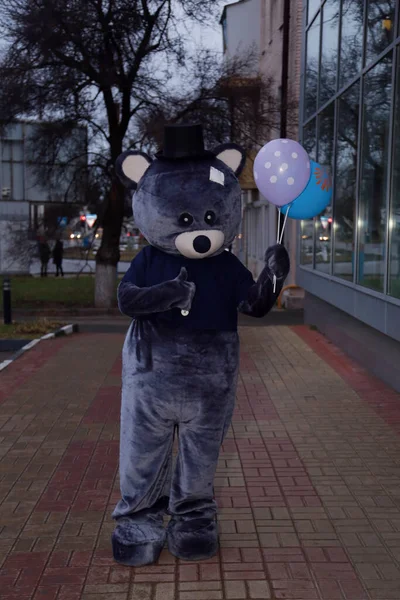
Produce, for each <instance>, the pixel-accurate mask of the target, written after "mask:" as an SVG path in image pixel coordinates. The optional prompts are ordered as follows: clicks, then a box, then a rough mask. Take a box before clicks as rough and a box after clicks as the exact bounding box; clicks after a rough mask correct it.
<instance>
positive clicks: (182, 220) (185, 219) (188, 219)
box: [178, 213, 193, 227]
mask: <svg viewBox="0 0 400 600" xmlns="http://www.w3.org/2000/svg"><path fill="white" fill-rule="evenodd" d="M178 223H179V225H180V226H181V227H189V226H190V225H191V224H192V223H193V217H192V215H191V214H190V213H182V214H181V215H180V217H179V219H178Z"/></svg>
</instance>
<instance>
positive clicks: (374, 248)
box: [357, 53, 392, 292]
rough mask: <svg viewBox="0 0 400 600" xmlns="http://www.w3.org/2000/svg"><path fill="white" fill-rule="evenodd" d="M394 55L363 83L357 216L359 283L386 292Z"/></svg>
mask: <svg viewBox="0 0 400 600" xmlns="http://www.w3.org/2000/svg"><path fill="white" fill-rule="evenodd" d="M391 82H392V55H391V53H390V54H389V55H387V56H386V57H385V58H384V59H383V60H381V61H380V62H379V63H378V64H377V65H376V66H375V67H374V68H373V69H371V71H369V72H368V73H367V74H366V76H365V80H364V114H363V131H362V148H361V156H362V168H361V177H360V181H361V195H360V206H359V215H358V223H357V226H358V234H359V245H358V282H359V283H360V284H361V285H364V286H366V287H369V288H372V289H374V290H377V291H379V292H383V291H384V285H383V281H384V272H385V241H386V187H387V176H388V173H387V163H388V139H389V118H390V98H391V87H392V84H391Z"/></svg>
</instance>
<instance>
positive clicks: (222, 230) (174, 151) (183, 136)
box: [116, 124, 246, 259]
mask: <svg viewBox="0 0 400 600" xmlns="http://www.w3.org/2000/svg"><path fill="white" fill-rule="evenodd" d="M245 159H246V157H245V152H244V150H243V149H242V148H241V147H240V146H237V145H236V144H223V145H221V146H218V147H217V148H215V149H214V150H213V151H212V152H211V151H207V150H205V149H204V142H203V130H202V127H201V125H197V124H195V125H172V126H166V128H165V134H164V146H163V150H162V151H161V152H159V153H158V154H156V156H155V159H154V160H152V159H151V158H150V157H149V156H148V155H147V154H145V153H143V152H137V151H127V152H124V153H123V154H121V156H120V157H119V158H118V160H117V164H116V171H117V174H118V176H119V178H120V179H121V181H122V182H123V184H124V185H125V186H126V187H127V188H129V189H132V190H134V194H133V200H132V206H133V215H134V219H135V223H136V225H137V226H138V227H139V229H140V231H141V232H142V234H143V235H144V236H145V238H146V239H147V241H148V242H149V243H150V244H151V245H152V246H155V247H156V248H158V249H160V250H163V251H164V252H167V253H168V254H175V255H179V254H181V255H183V256H185V257H187V258H193V259H200V258H206V257H210V256H215V255H217V254H219V253H221V252H222V251H223V250H225V249H226V248H227V247H228V246H230V245H231V244H232V242H233V240H234V238H235V236H236V234H237V232H238V229H239V225H240V221H241V189H240V185H239V181H238V176H239V174H240V172H241V171H242V169H243V167H244V163H245Z"/></svg>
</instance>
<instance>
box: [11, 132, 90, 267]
mask: <svg viewBox="0 0 400 600" xmlns="http://www.w3.org/2000/svg"><path fill="white" fill-rule="evenodd" d="M38 126H39V125H38V124H35V123H27V122H18V123H14V124H12V125H10V126H9V127H7V128H6V129H5V131H4V132H3V135H2V137H1V138H0V272H2V271H7V272H13V273H18V272H25V271H26V270H27V267H28V266H29V265H28V263H27V261H26V260H25V259H24V258H21V256H18V243H22V244H24V242H26V245H29V244H30V242H29V240H28V237H29V236H28V231H29V228H33V227H34V226H35V225H37V223H38V222H40V221H41V220H42V219H43V217H44V214H45V207H46V206H49V205H52V206H54V205H56V204H63V205H64V206H66V204H65V203H68V205H70V203H82V201H83V197H82V191H83V188H82V186H80V185H79V182H78V181H75V179H74V171H75V169H76V168H77V166H83V167H84V166H85V165H86V163H87V155H86V131H85V129H84V128H76V130H75V131H74V132H73V133H72V134H71V135H70V137H69V139H68V140H66V141H65V142H64V143H63V144H60V145H59V151H58V154H57V161H56V165H55V168H54V170H53V176H52V177H51V178H50V179H49V180H47V181H46V183H44V182H43V183H42V184H40V183H39V181H38V174H37V167H38V164H39V158H38V153H37V152H36V149H35V140H36V138H37V135H38ZM73 156H74V157H77V158H75V159H74V160H72V161H71V157H73ZM67 163H68V166H67ZM24 232H25V235H24ZM17 240H18V243H17ZM22 254H24V253H22ZM25 254H27V255H29V252H26V253H25Z"/></svg>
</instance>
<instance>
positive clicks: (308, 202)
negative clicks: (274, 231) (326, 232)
mask: <svg viewBox="0 0 400 600" xmlns="http://www.w3.org/2000/svg"><path fill="white" fill-rule="evenodd" d="M310 168H311V176H310V180H309V182H308V184H307V187H306V189H305V190H304V191H303V192H302V193H301V194H300V196H297V198H296V199H295V200H293V202H290V203H289V204H285V206H282V207H281V212H282V214H284V215H286V213H287V212H288V211H289V212H288V217H289V219H298V220H299V221H301V220H303V219H312V218H313V217H316V216H317V215H319V214H321V213H322V212H323V211H324V210H325V208H326V207H327V206H328V204H329V203H330V201H331V198H332V179H331V176H330V174H329V172H328V170H327V169H326V168H325V167H321V165H319V164H318V163H316V162H314V161H313V160H311V161H310Z"/></svg>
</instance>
